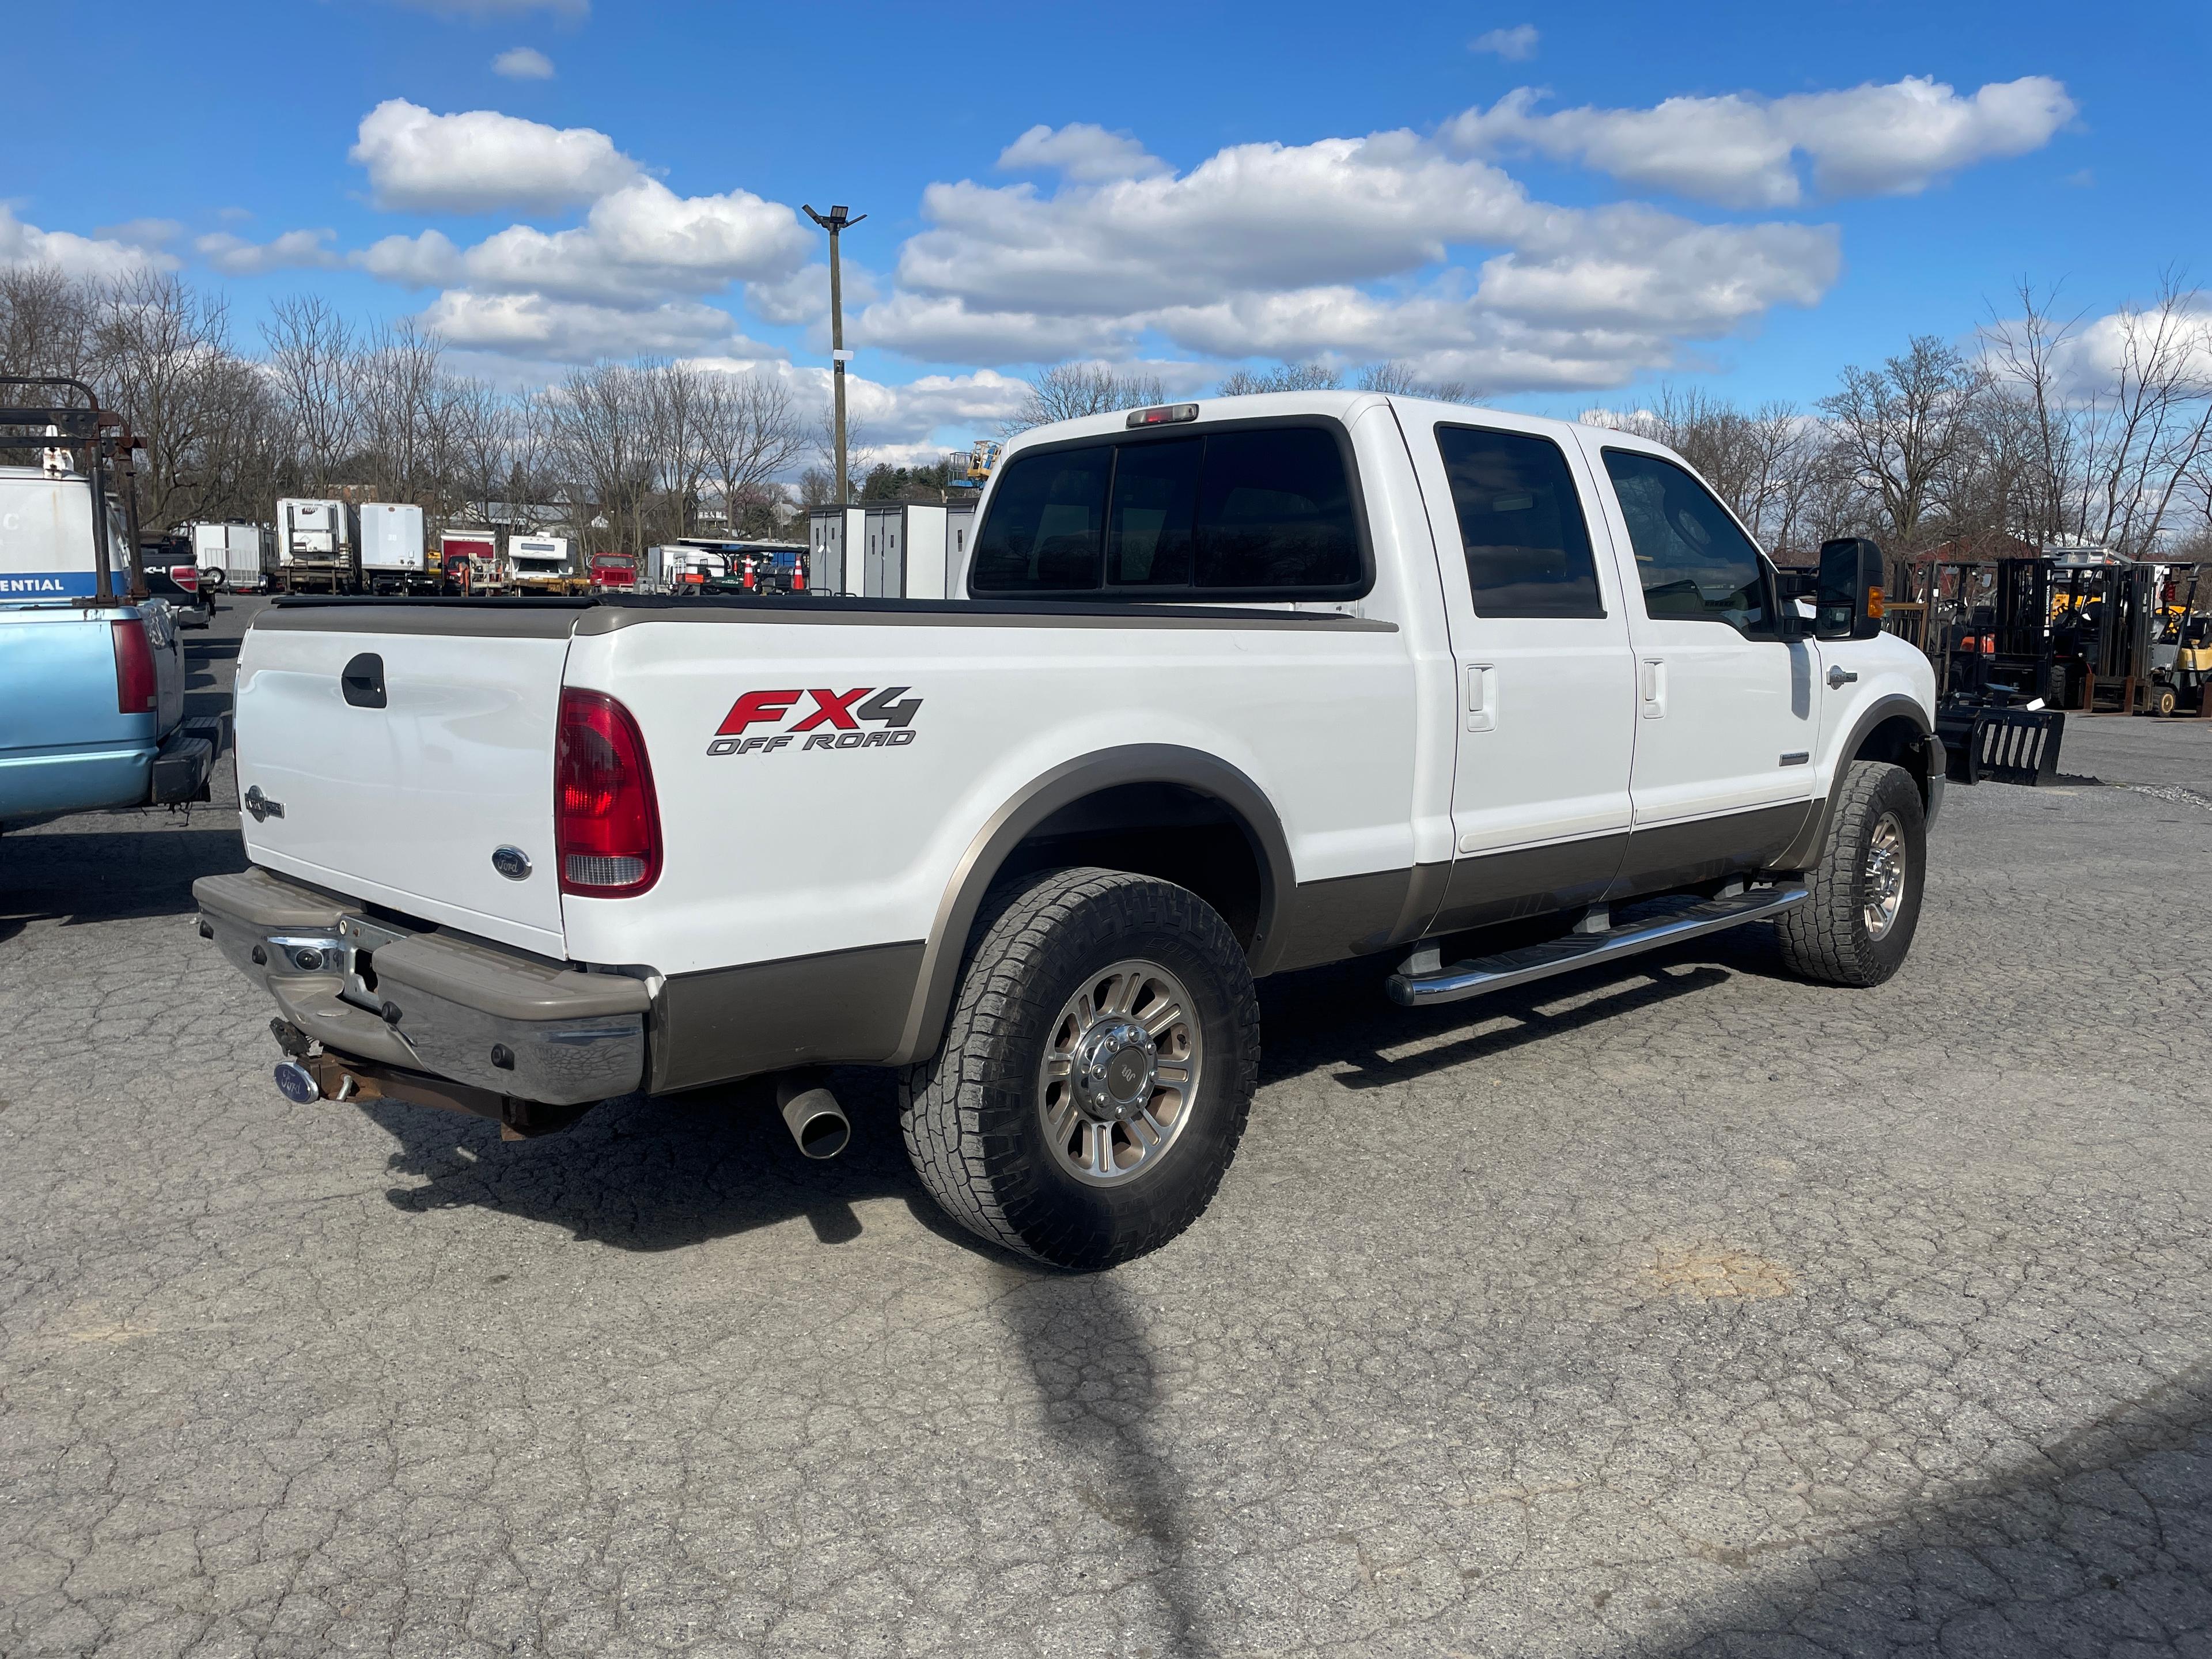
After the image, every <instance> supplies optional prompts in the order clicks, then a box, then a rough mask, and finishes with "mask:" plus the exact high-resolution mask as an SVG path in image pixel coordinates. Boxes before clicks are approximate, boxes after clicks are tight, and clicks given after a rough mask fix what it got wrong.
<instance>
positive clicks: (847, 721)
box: [707, 685, 921, 755]
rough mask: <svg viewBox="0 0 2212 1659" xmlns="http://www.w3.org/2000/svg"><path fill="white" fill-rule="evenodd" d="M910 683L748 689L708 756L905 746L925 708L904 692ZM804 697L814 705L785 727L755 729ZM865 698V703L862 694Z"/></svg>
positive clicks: (774, 722)
mask: <svg viewBox="0 0 2212 1659" xmlns="http://www.w3.org/2000/svg"><path fill="white" fill-rule="evenodd" d="M913 689H914V688H913V687H912V686H908V685H893V686H887V687H885V688H884V690H880V691H879V690H876V689H875V688H874V687H873V686H867V685H862V686H856V687H854V689H853V690H850V691H810V690H795V691H748V692H746V693H745V694H744V696H741V697H739V698H738V700H737V701H736V702H733V703H732V704H731V705H730V712H729V713H728V714H725V715H723V716H722V724H721V725H720V727H718V728H717V729H716V731H715V732H714V741H713V742H711V743H709V744H708V745H707V752H708V754H710V755H751V754H763V755H772V754H774V753H775V751H776V750H780V749H788V748H790V747H791V746H792V745H793V744H798V745H799V753H801V754H806V753H808V752H810V751H811V750H817V749H828V750H840V749H903V748H905V747H906V746H907V744H910V743H912V742H913V741H914V739H915V730H914V717H915V715H916V714H919V713H921V698H920V697H909V696H907V695H906V694H907V693H908V691H910V690H913ZM802 697H803V698H806V699H808V700H809V701H810V702H811V707H810V708H807V709H806V710H805V712H804V713H800V714H799V720H798V721H797V722H796V723H795V724H794V725H793V726H791V727H790V728H789V729H788V730H787V731H773V732H754V731H749V730H748V729H747V728H749V727H752V726H782V724H783V722H784V721H785V720H787V719H789V718H790V716H791V715H792V714H794V713H799V700H800V699H801V698H802ZM863 697H866V699H867V701H866V702H861V701H860V699H861V698H863Z"/></svg>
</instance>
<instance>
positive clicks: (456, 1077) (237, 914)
mask: <svg viewBox="0 0 2212 1659" xmlns="http://www.w3.org/2000/svg"><path fill="white" fill-rule="evenodd" d="M192 896H193V897H194V898H195V899H196V900H197V902H198V904H199V911H200V924H201V933H202V934H203V935H204V937H207V938H210V939H213V940H214V941H215V942H216V945H217V946H218V947H219V948H220V949H221V950H222V953H223V955H224V956H225V957H228V959H229V961H230V963H231V964H232V965H233V966H234V967H235V968H236V969H238V970H239V971H240V973H242V974H244V975H246V977H247V978H248V979H250V980H252V981H253V982H254V983H255V984H257V985H258V986H260V987H262V988H263V989H264V991H266V992H268V994H270V997H271V998H273V999H274V1000H275V1001H276V1006H278V1008H279V1009H281V1010H282V1011H283V1015H284V1018H287V1019H289V1021H291V1023H292V1024H295V1025H296V1026H298V1027H299V1028H300V1030H302V1031H304V1032H305V1033H306V1034H307V1036H309V1037H312V1038H313V1039H314V1040H316V1041H317V1042H320V1043H322V1044H323V1046H324V1047H325V1048H328V1049H331V1050H333V1051H335V1052H337V1053H339V1054H349V1055H352V1056H354V1057H356V1058H358V1059H361V1060H371V1061H375V1062H378V1063H380V1064H382V1065H386V1066H400V1067H404V1068H405V1069H407V1070H409V1071H415V1072H428V1073H432V1074H434V1075H435V1076H438V1077H442V1078H447V1079H452V1080H453V1081H454V1082H456V1083H460V1084H465V1085H468V1086H470V1087H471V1088H477V1089H484V1090H489V1091H493V1092H495V1093H496V1094H500V1095H507V1096H513V1097H516V1098H519V1099H523V1100H531V1101H540V1102H544V1103H546V1104H549V1105H556V1106H571V1105H583V1104H587V1103H591V1102H593V1101H599V1100H605V1099H606V1098H608V1097H610V1096H613V1095H622V1094H627V1093H629V1092H630V1091H632V1090H635V1089H637V1088H639V1087H641V1086H642V1085H643V1083H644V1080H645V1060H646V1037H645V1017H646V1011H647V1007H648V1006H649V1005H650V1003H651V994H650V992H649V991H648V989H647V985H646V982H645V981H643V980H640V979H633V978H630V977H629V976H628V975H619V974H586V973H579V972H577V971H575V970H574V969H569V968H567V967H564V966H563V965H562V964H561V963H553V962H548V961H546V960H544V958H543V957H531V956H525V955H522V954H521V953H520V952H518V951H508V950H506V949H504V948H502V947H500V946H496V945H488V944H485V943H483V941H481V940H477V939H468V938H466V937H464V936H461V935H458V934H454V933H447V932H444V931H442V930H439V931H421V932H416V931H410V930H408V929H405V928H403V927H398V926H396V925H394V924H392V923H390V922H387V921H384V920H382V919H380V918H374V917H371V916H369V915H366V914H365V912H364V909H363V907H362V906H359V905H355V904H350V903H349V902H346V901H345V900H343V899H341V898H338V897H336V896H333V895H331V894H328V893H325V892H321V891H319V890H317V889H315V888H313V887H309V886H307V885H305V884H302V883H300V882H295V881H290V880H287V879H285V878H283V877H280V876H276V875H273V874H271V873H270V872H268V871H266V870H263V869H258V868H257V869H253V870H249V871H246V872H244V873H243V874H240V875H226V876H204V877H202V878H200V879H199V880H197V881H196V882H194V883H193V884H192ZM257 957H258V960H257ZM303 964H304V965H303Z"/></svg>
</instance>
